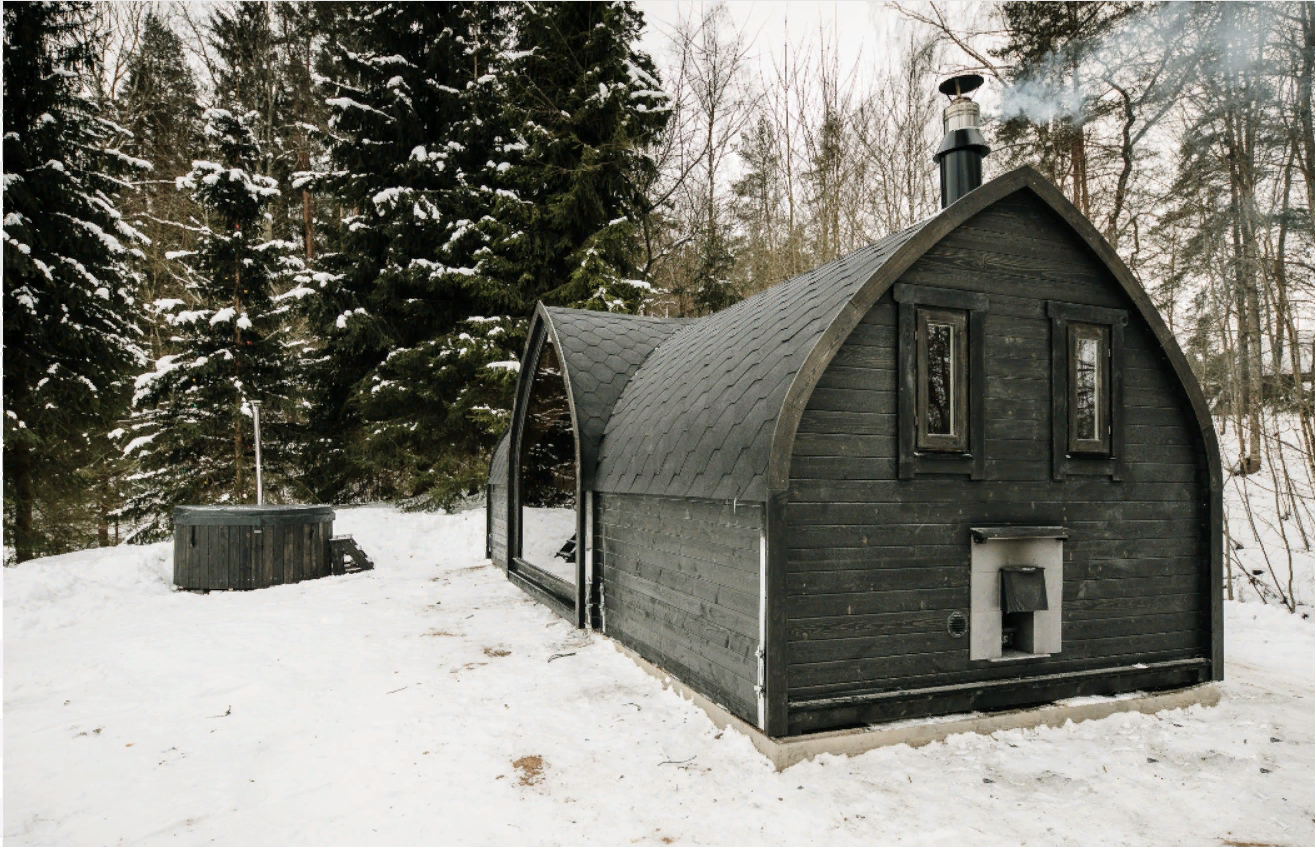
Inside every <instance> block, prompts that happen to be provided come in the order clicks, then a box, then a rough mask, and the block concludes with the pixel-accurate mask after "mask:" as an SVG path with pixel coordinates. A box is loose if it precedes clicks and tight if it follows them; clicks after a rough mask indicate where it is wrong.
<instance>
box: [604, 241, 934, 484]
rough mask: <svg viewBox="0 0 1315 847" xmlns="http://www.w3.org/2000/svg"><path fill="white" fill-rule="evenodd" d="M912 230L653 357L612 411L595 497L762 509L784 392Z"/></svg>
mask: <svg viewBox="0 0 1315 847" xmlns="http://www.w3.org/2000/svg"><path fill="white" fill-rule="evenodd" d="M919 228H920V227H912V228H910V229H907V230H904V231H903V232H900V233H896V234H895V235H892V236H889V237H888V238H885V239H882V240H881V241H878V242H877V243H876V244H873V245H870V246H868V247H864V248H863V249H861V250H856V251H855V252H853V253H850V254H849V255H847V256H844V257H842V258H839V259H836V260H835V261H834V262H830V263H828V264H825V265H822V266H821V267H818V268H814V269H813V270H811V271H809V272H808V273H806V274H803V275H802V276H798V277H795V278H794V279H791V280H787V281H786V282H783V283H781V284H780V285H776V286H773V287H772V288H769V289H767V290H766V291H764V292H762V293H761V294H758V295H756V296H754V297H750V298H748V299H747V300H742V301H740V302H739V303H736V304H735V305H734V306H731V307H730V308H728V309H726V310H724V311H721V312H717V313H716V314H712V315H709V316H707V317H705V318H699V319H697V320H695V321H692V322H691V323H690V324H689V325H688V326H686V327H684V328H682V329H681V330H680V331H679V332H677V333H676V334H675V335H673V336H672V337H671V338H670V339H668V340H667V341H666V342H665V343H663V344H662V345H660V346H659V347H658V348H657V349H656V350H654V351H653V353H652V355H650V356H649V357H648V360H647V361H646V362H644V365H643V367H641V368H640V369H639V370H638V371H637V372H636V373H635V375H634V376H633V377H631V378H630V382H629V384H628V385H627V386H626V390H625V392H624V393H623V394H622V395H621V398H620V400H618V402H617V404H616V408H615V409H613V411H612V417H611V420H610V421H609V422H608V425H607V429H606V434H605V436H604V438H603V449H602V452H601V454H600V455H599V462H598V477H597V479H596V481H595V486H596V487H597V489H598V490H599V491H611V492H618V493H620V492H626V493H637V494H658V495H666V496H674V497H707V498H716V499H731V498H734V497H740V498H744V499H750V500H762V499H765V496H766V491H767V488H766V475H767V466H768V455H769V452H770V449H771V442H772V433H773V431H774V425H775V421H776V418H777V416H778V415H779V414H780V411H781V405H782V403H783V402H784V400H785V392H786V391H787V389H788V388H789V387H790V384H791V382H792V380H793V378H794V376H795V375H796V374H797V373H798V372H799V369H800V368H801V367H802V366H803V363H804V361H805V359H806V358H807V356H808V353H809V351H810V350H811V349H812V348H813V346H814V344H815V343H816V342H817V339H818V338H819V337H820V336H821V335H822V333H823V332H825V331H826V328H827V327H828V326H830V325H831V323H832V322H833V321H834V320H835V317H836V313H837V312H839V311H840V310H842V309H844V307H845V304H846V303H847V302H848V301H849V300H850V299H851V298H852V297H853V296H854V294H855V293H856V292H857V290H858V289H859V288H860V287H861V286H862V285H863V284H864V283H865V282H866V281H867V280H868V279H870V278H871V277H872V275H873V274H874V273H875V272H876V271H877V269H879V268H880V267H881V266H882V265H883V264H884V263H885V262H886V261H887V260H888V259H889V258H890V257H891V255H893V254H894V253H895V252H896V251H897V250H898V249H899V248H900V247H901V246H902V245H904V244H905V243H907V242H908V240H909V239H910V238H912V237H913V236H914V235H915V234H916V233H917V232H918V231H919Z"/></svg>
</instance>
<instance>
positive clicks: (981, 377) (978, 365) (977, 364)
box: [968, 308, 986, 479]
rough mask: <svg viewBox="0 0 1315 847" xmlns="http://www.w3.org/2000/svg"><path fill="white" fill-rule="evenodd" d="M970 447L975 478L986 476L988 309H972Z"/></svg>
mask: <svg viewBox="0 0 1315 847" xmlns="http://www.w3.org/2000/svg"><path fill="white" fill-rule="evenodd" d="M968 343H969V344H970V345H972V346H971V348H970V350H969V353H968V355H969V356H970V357H971V361H970V364H969V370H968V426H969V430H968V449H969V450H970V451H971V452H972V454H973V464H972V468H971V471H970V474H969V478H971V479H984V478H985V477H986V309H985V308H981V309H973V310H972V311H971V312H969V313H968Z"/></svg>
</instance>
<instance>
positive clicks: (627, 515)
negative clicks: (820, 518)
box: [595, 494, 763, 724]
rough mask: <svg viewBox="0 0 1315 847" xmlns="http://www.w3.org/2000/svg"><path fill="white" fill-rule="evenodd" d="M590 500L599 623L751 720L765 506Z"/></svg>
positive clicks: (632, 497)
mask: <svg viewBox="0 0 1315 847" xmlns="http://www.w3.org/2000/svg"><path fill="white" fill-rule="evenodd" d="M597 502H598V507H597V509H598V511H597V515H598V518H597V521H598V523H597V533H596V538H597V542H596V544H597V548H596V551H595V561H596V563H597V564H596V567H598V568H599V569H600V570H601V572H602V577H603V586H602V619H603V626H604V631H605V632H606V633H607V634H608V635H610V636H612V637H613V638H616V639H617V640H618V641H620V642H621V643H622V644H625V645H626V646H627V647H629V648H631V649H632V650H634V651H635V652H636V653H638V654H639V655H641V656H643V657H644V658H645V659H648V660H649V661H650V662H653V663H654V664H655V665H658V666H659V667H661V668H663V669H664V670H667V671H670V672H671V673H672V674H673V675H674V676H676V677H677V678H679V679H680V680H682V681H683V682H685V683H686V684H687V685H689V686H690V687H692V688H694V689H696V690H698V691H700V692H701V693H703V694H704V695H706V696H707V697H709V698H710V699H712V700H714V701H716V702H718V703H721V704H722V705H723V706H725V707H726V708H727V709H729V710H730V711H731V712H733V713H734V714H736V715H738V716H739V717H741V718H743V719H745V720H746V721H748V722H750V723H754V724H756V723H757V720H758V717H757V708H758V707H757V699H756V695H755V693H754V685H755V684H756V683H757V674H758V663H757V649H758V595H759V562H760V558H761V549H762V548H761V538H762V527H763V507H762V504H760V503H745V502H740V503H734V502H732V501H719V500H694V499H689V500H683V499H674V498H668V497H649V496H641V495H622V494H598V495H597Z"/></svg>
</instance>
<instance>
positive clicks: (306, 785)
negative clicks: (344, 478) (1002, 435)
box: [4, 507, 1315, 845]
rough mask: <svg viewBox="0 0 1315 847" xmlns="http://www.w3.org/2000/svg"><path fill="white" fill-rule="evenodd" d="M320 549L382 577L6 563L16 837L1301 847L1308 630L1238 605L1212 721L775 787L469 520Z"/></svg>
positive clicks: (959, 748)
mask: <svg viewBox="0 0 1315 847" xmlns="http://www.w3.org/2000/svg"><path fill="white" fill-rule="evenodd" d="M335 529H336V530H337V531H339V532H349V533H353V534H354V535H355V536H356V538H357V539H358V540H359V541H360V542H361V543H362V545H363V546H364V548H365V550H366V552H367V553H369V554H370V555H371V556H372V557H373V559H374V561H375V562H376V564H377V570H375V571H372V572H366V573H360V574H355V575H351V576H346V577H334V578H328V579H321V580H317V581H313V582H307V583H302V584H299V585H291V586H282V587H277V588H270V589H265V590H261V591H253V592H242V593H213V594H209V595H199V594H188V593H183V592H176V591H173V590H172V589H171V586H170V578H169V572H170V561H169V556H170V548H169V546H168V545H154V546H150V547H118V548H110V549H105V550H87V551H83V552H80V553H73V554H69V555H67V556H59V557H54V558H49V559H44V560H37V561H33V562H29V563H27V564H24V565H22V566H20V567H18V568H10V569H6V570H5V572H4V581H5V585H4V593H5V597H4V629H5V636H6V642H7V643H6V644H5V648H4V659H5V671H6V673H5V676H4V754H5V760H4V769H5V792H4V793H5V798H4V799H5V809H4V838H5V840H6V842H7V843H9V844H12V845H28V844H58V845H72V844H76V845H81V844H145V845H149V844H164V843H168V844H199V843H211V842H215V843H220V844H279V845H285V844H315V845H322V844H389V845H404V844H418V843H427V844H515V845H530V844H568V843H572V844H580V843H590V844H630V843H636V844H790V845H800V844H877V843H911V844H956V845H957V844H974V845H976V844H1020V843H1028V844H1281V845H1309V844H1315V620H1303V619H1302V618H1301V617H1300V616H1299V615H1297V616H1293V615H1290V614H1288V613H1287V612H1285V611H1283V610H1281V609H1279V608H1275V607H1272V606H1263V605H1261V604H1259V603H1229V604H1228V632H1227V650H1228V665H1227V675H1228V679H1227V680H1226V681H1225V682H1224V683H1222V684H1221V689H1222V692H1223V699H1222V702H1221V704H1220V705H1219V706H1218V707H1215V708H1203V707H1200V706H1195V707H1192V708H1190V709H1186V710H1179V711H1172V712H1165V713H1162V714H1159V715H1150V716H1148V715H1140V714H1121V715H1116V716H1114V717H1111V718H1108V719H1105V720H1100V721H1092V722H1088V723H1084V724H1079V725H1073V724H1070V725H1068V726H1065V727H1062V728H1056V729H1048V728H1042V729H1035V730H1013V731H1007V732H999V733H996V734H995V735H993V736H976V735H959V736H952V737H951V738H950V739H948V740H947V741H946V742H944V743H937V744H932V745H930V746H927V747H923V748H919V749H911V748H909V747H906V746H899V747H893V748H886V749H882V750H876V751H873V752H870V753H866V754H864V755H862V756H858V757H854V758H841V757H823V758H821V759H819V760H817V761H814V762H807V763H804V764H801V765H797V766H795V767H793V768H790V769H789V770H787V771H785V772H784V773H779V774H778V773H775V772H774V771H773V770H772V768H771V767H770V766H769V765H768V763H767V762H766V760H764V759H763V758H762V757H761V756H759V755H758V754H757V753H756V752H755V750H754V749H753V747H752V746H751V745H750V744H749V741H748V740H747V739H746V738H744V737H742V736H740V735H738V734H736V733H735V732H734V731H726V732H724V733H722V732H718V731H717V730H716V729H715V728H714V727H713V726H712V724H711V722H710V721H709V720H708V718H707V717H706V716H705V715H704V714H703V713H702V712H701V711H699V710H698V709H697V708H695V707H694V706H693V705H691V704H689V703H687V702H685V701H684V700H682V699H680V698H679V697H678V696H677V695H675V694H673V693H671V692H668V691H664V690H663V689H662V688H661V686H660V685H659V684H658V683H657V682H656V681H655V680H653V679H652V678H651V677H649V676H648V675H646V674H645V673H644V672H643V671H641V670H640V669H639V668H638V667H636V666H635V665H634V664H633V663H632V662H631V661H630V660H628V659H627V658H625V657H624V656H623V655H621V654H620V653H618V652H617V651H616V650H615V649H613V647H612V644H611V642H610V641H609V640H608V639H607V638H606V637H603V636H600V635H598V634H592V633H586V632H580V631H576V630H574V629H572V628H571V627H570V626H569V625H568V624H567V623H566V622H564V621H562V620H561V619H560V618H558V617H557V616H555V615H554V614H553V613H551V612H550V611H548V610H547V609H546V608H544V607H543V606H540V605H538V604H536V603H535V602H534V601H532V600H530V599H529V598H528V597H527V596H526V595H524V594H523V593H521V592H520V591H519V590H517V589H516V588H515V587H514V586H512V585H511V584H509V583H508V582H507V581H506V579H505V578H504V577H503V575H502V574H501V572H499V571H498V570H497V569H496V568H494V567H492V566H489V565H486V564H485V563H484V559H483V555H482V553H483V531H484V514H483V511H482V510H479V511H474V512H466V513H464V514H459V515H434V514H403V513H401V512H399V511H397V510H395V509H391V508H385V507H364V508H354V509H341V510H339V512H338V520H337V523H336V525H335ZM554 657H558V658H554Z"/></svg>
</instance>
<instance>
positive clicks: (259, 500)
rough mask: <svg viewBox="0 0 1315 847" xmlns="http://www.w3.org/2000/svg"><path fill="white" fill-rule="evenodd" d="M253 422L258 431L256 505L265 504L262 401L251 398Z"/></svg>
mask: <svg viewBox="0 0 1315 847" xmlns="http://www.w3.org/2000/svg"><path fill="white" fill-rule="evenodd" d="M249 402H250V403H251V422H252V425H253V428H254V429H255V431H256V505H257V506H263V505H265V478H264V476H263V475H262V474H261V469H260V401H259V400H251V401H249Z"/></svg>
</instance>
